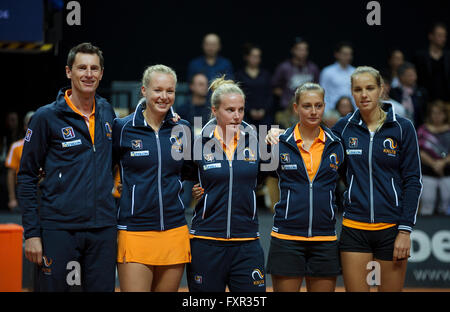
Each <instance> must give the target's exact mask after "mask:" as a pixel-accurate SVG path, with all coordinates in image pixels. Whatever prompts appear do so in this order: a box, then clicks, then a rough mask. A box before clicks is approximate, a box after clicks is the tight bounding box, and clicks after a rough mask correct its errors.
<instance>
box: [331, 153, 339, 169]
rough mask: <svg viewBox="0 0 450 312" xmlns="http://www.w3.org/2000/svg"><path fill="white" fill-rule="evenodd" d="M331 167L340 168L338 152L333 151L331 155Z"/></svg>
mask: <svg viewBox="0 0 450 312" xmlns="http://www.w3.org/2000/svg"><path fill="white" fill-rule="evenodd" d="M330 167H331V168H333V169H335V170H338V168H339V159H338V157H337V155H336V153H333V154H331V155H330Z"/></svg>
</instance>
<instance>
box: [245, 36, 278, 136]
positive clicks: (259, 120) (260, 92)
mask: <svg viewBox="0 0 450 312" xmlns="http://www.w3.org/2000/svg"><path fill="white" fill-rule="evenodd" d="M261 54H262V51H261V48H260V47H258V46H257V45H254V44H251V43H249V44H246V45H245V46H244V61H245V67H244V68H242V69H240V70H239V71H238V72H237V73H236V80H237V81H238V82H240V83H241V87H242V89H243V91H244V93H245V96H246V105H245V115H244V116H245V119H246V121H247V122H248V123H249V124H251V125H254V126H256V129H257V130H258V126H259V125H271V124H272V123H273V112H272V103H273V98H272V92H271V82H270V80H271V77H270V74H269V72H268V71H267V70H266V69H264V68H261V66H260V65H261Z"/></svg>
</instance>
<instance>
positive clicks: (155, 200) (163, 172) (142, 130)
mask: <svg viewBox="0 0 450 312" xmlns="http://www.w3.org/2000/svg"><path fill="white" fill-rule="evenodd" d="M143 109H144V106H143V104H141V103H140V104H138V105H137V107H136V110H135V112H134V113H132V114H130V115H128V116H127V117H124V118H117V119H116V120H114V123H113V154H114V159H115V162H116V161H118V162H119V164H120V175H121V181H122V185H123V190H122V196H121V199H120V207H119V212H118V225H117V227H118V229H119V230H128V231H155V230H157V231H163V230H169V229H172V228H176V227H180V226H183V225H185V224H186V219H185V216H184V205H183V202H182V201H181V198H180V193H181V191H182V182H181V179H182V177H181V175H182V170H183V168H184V167H183V165H184V164H185V155H190V151H191V149H190V144H191V141H190V124H189V123H188V122H187V121H185V120H179V121H178V122H176V123H175V122H173V121H172V117H173V116H172V114H171V113H170V112H168V113H167V115H166V117H165V119H164V121H163V124H162V125H161V127H160V129H159V130H158V131H157V132H155V131H154V130H153V129H152V128H151V127H150V126H148V125H147V123H146V121H145V118H144V115H143ZM186 139H187V140H186ZM188 191H189V192H190V190H188Z"/></svg>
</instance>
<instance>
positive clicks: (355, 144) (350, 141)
mask: <svg viewBox="0 0 450 312" xmlns="http://www.w3.org/2000/svg"><path fill="white" fill-rule="evenodd" d="M348 147H350V148H357V147H358V138H349V139H348Z"/></svg>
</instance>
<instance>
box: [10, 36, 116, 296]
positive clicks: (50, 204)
mask: <svg viewBox="0 0 450 312" xmlns="http://www.w3.org/2000/svg"><path fill="white" fill-rule="evenodd" d="M66 75H67V77H68V78H69V79H70V80H71V88H70V89H69V88H67V89H62V90H61V91H60V92H59V93H58V96H57V98H56V101H55V102H53V103H51V104H48V105H46V106H43V107H41V108H39V109H38V110H37V111H36V113H35V115H34V116H33V118H32V119H31V121H30V124H29V128H28V130H27V133H26V136H25V143H24V148H23V155H22V160H21V166H20V171H19V175H18V198H19V202H20V205H21V207H23V210H24V211H23V219H22V221H23V226H24V230H25V233H24V235H25V256H26V257H27V259H28V260H30V261H32V262H34V263H36V264H38V265H39V274H38V288H39V290H40V291H68V290H70V289H71V288H70V286H75V285H78V286H79V285H81V287H82V289H83V290H84V291H114V288H115V261H116V209H115V205H114V199H113V196H112V194H111V191H112V188H113V176H112V168H111V165H112V131H111V125H112V122H113V120H114V118H115V114H114V111H113V109H112V107H111V105H110V104H109V103H108V102H107V101H106V100H105V99H103V98H101V97H100V96H98V95H96V94H95V92H96V89H97V87H98V84H99V82H100V80H101V78H102V75H103V56H102V52H101V51H100V50H99V49H98V48H97V47H95V46H92V45H91V44H90V43H82V44H80V45H78V46H76V47H74V48H72V50H71V51H70V52H69V55H68V60H67V66H66ZM40 168H42V169H43V171H44V172H45V178H44V181H43V182H42V183H41V184H40V189H41V191H42V196H41V202H40V204H38V199H37V195H36V193H37V183H38V180H39V170H40Z"/></svg>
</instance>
